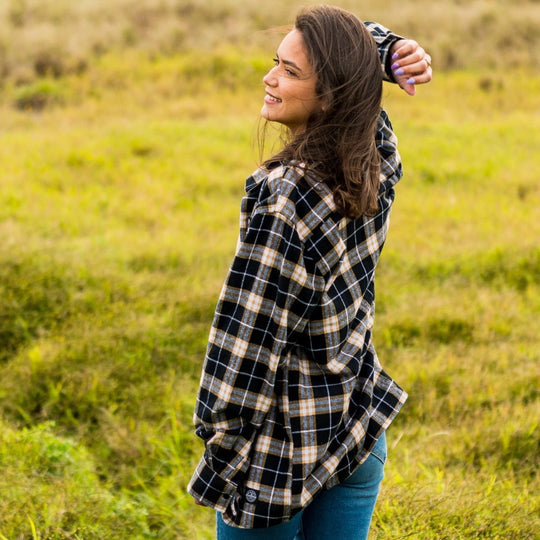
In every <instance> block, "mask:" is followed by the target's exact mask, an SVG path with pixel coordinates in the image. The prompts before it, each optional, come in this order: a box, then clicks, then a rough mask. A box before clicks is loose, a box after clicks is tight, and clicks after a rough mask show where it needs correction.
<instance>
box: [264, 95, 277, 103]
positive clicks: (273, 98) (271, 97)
mask: <svg viewBox="0 0 540 540" xmlns="http://www.w3.org/2000/svg"><path fill="white" fill-rule="evenodd" d="M266 95H267V96H268V99H270V101H273V102H274V103H281V99H278V98H276V97H274V96H271V95H270V94H266Z"/></svg>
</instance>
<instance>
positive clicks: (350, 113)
mask: <svg viewBox="0 0 540 540" xmlns="http://www.w3.org/2000/svg"><path fill="white" fill-rule="evenodd" d="M295 28H296V29H297V30H299V31H300V32H301V34H302V38H303V41H304V46H305V48H306V52H307V56H308V59H309V61H310V63H311V65H312V67H313V69H314V71H315V73H316V74H317V84H316V92H317V94H318V95H319V96H321V97H322V98H323V103H324V108H323V110H322V111H318V112H316V113H314V114H313V115H312V117H311V118H310V119H309V120H308V123H307V126H306V129H305V131H303V132H302V133H299V134H297V135H295V136H294V137H293V138H292V139H291V140H290V141H288V142H287V143H286V144H285V147H284V148H283V149H282V150H281V151H280V152H279V153H278V154H277V155H274V156H273V157H272V158H270V159H268V160H267V161H266V162H265V163H264V165H265V166H266V167H267V168H272V167H273V166H275V163H276V162H283V161H284V162H289V161H296V162H300V163H304V164H305V166H306V167H308V168H309V169H311V170H313V171H314V172H315V173H316V175H317V177H318V179H319V180H321V181H324V182H326V183H327V184H329V185H330V187H331V188H332V190H333V193H334V200H335V202H336V205H337V207H338V209H339V210H340V212H341V213H342V214H343V215H345V216H347V217H351V218H357V217H359V216H361V215H365V214H372V213H373V212H375V211H376V210H377V208H378V203H377V195H378V188H379V181H380V180H379V172H380V158H379V153H378V151H377V147H376V143H375V133H376V127H377V119H378V117H379V114H380V109H381V97H382V70H381V64H380V59H379V54H378V51H377V47H376V44H375V41H374V39H373V37H372V36H371V34H370V33H369V32H368V30H367V29H366V27H365V26H364V24H363V23H362V22H361V21H360V20H359V19H358V18H357V17H356V16H354V15H353V14H352V13H349V12H348V11H345V10H343V9H340V8H337V7H332V6H324V5H323V6H314V7H308V8H306V9H304V10H302V11H301V12H300V13H299V14H298V15H297V17H296V21H295Z"/></svg>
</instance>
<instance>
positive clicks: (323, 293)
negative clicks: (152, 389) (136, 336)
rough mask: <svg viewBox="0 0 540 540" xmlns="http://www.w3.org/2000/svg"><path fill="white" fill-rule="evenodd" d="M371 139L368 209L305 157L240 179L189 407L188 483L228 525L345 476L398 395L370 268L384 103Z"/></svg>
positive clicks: (261, 518) (385, 422)
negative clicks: (351, 215) (191, 466)
mask: <svg viewBox="0 0 540 540" xmlns="http://www.w3.org/2000/svg"><path fill="white" fill-rule="evenodd" d="M377 28H378V29H380V28H381V27H377ZM381 32H382V31H381ZM385 36H386V38H387V34H386V35H385ZM390 43H391V42H389V43H388V46H389V44H390ZM377 144H378V147H379V151H380V153H381V156H382V170H381V185H380V191H379V203H380V210H379V212H378V213H377V214H376V215H375V216H372V217H363V218H360V219H357V220H351V219H348V218H344V217H342V216H341V215H340V213H339V212H338V211H337V208H336V206H335V203H334V200H333V197H332V193H331V191H330V190H329V188H328V187H327V186H326V185H325V184H323V183H317V182H315V181H313V180H312V179H311V178H310V175H309V173H306V171H305V169H304V167H302V164H295V163H290V164H280V165H278V166H277V167H276V168H274V169H272V170H271V171H270V172H268V171H266V170H264V169H258V170H257V171H255V172H254V173H253V174H252V176H250V177H249V178H248V180H247V182H246V196H245V197H244V198H243V200H242V208H241V217H240V236H239V241H238V245H237V250H236V254H235V257H234V260H233V262H232V265H231V268H230V270H229V273H228V275H227V278H226V280H225V283H224V286H223V289H222V291H221V295H220V299H219V302H218V305H217V308H216V313H215V317H214V321H213V324H212V329H211V332H210V337H209V343H208V349H207V354H206V358H205V363H204V367H203V373H202V376H201V382H200V388H199V394H198V397H197V405H196V411H195V417H194V421H195V425H196V433H197V435H199V436H200V437H202V438H203V439H204V441H205V446H206V451H205V455H204V457H203V458H202V459H201V461H200V463H199V465H198V467H197V469H196V471H195V473H194V475H193V478H192V480H191V482H190V485H189V487H188V490H189V492H190V493H191V494H192V495H193V496H194V497H196V498H197V499H198V500H200V501H202V502H203V503H204V504H206V505H208V506H211V507H213V508H215V509H216V510H217V511H219V512H222V513H223V518H224V520H225V522H227V523H229V524H231V525H235V526H239V527H242V528H258V527H269V526H272V525H275V524H278V523H281V522H283V521H286V520H288V519H290V518H291V517H292V516H293V515H294V514H295V513H296V512H298V511H299V510H300V509H301V508H303V507H305V506H306V505H307V504H308V503H309V502H310V501H311V499H312V498H313V497H314V495H316V494H317V493H318V492H319V491H320V490H321V489H323V488H330V487H332V486H334V485H335V484H337V483H339V482H341V481H342V480H344V479H345V478H347V477H348V476H350V474H352V472H353V471H354V470H355V469H356V468H357V467H358V465H359V464H361V463H362V462H363V461H364V460H365V459H366V458H367V456H368V455H369V452H370V450H371V448H372V447H373V445H374V443H375V441H376V440H377V438H378V437H379V436H380V434H381V433H382V431H383V430H385V429H386V428H388V426H389V424H390V423H391V421H392V420H393V418H394V417H395V416H396V414H397V413H398V411H399V409H400V408H401V406H402V405H403V403H404V402H405V399H406V393H405V392H404V391H403V390H402V389H401V388H400V387H399V386H398V385H397V384H396V383H395V382H394V381H393V380H392V379H391V378H390V377H389V376H388V375H387V374H386V373H385V372H384V371H383V370H382V368H381V366H380V364H379V361H378V358H377V355H376V353H375V350H374V348H373V344H372V327H373V316H374V300H375V298H374V273H375V268H376V265H377V262H378V260H379V256H380V252H381V250H382V247H383V244H384V241H385V238H386V233H387V230H388V222H389V217H390V207H391V205H392V202H393V199H394V185H395V183H396V182H397V181H398V180H399V179H400V178H401V175H402V170H401V161H400V157H399V154H398V152H397V140H396V137H395V135H394V134H393V132H392V128H391V125H390V122H389V120H388V117H387V116H386V114H385V113H384V111H382V112H381V116H380V119H379V126H378V132H377Z"/></svg>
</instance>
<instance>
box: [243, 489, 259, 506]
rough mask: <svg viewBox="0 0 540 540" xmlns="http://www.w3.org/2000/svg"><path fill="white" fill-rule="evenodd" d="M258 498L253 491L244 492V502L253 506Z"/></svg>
mask: <svg viewBox="0 0 540 540" xmlns="http://www.w3.org/2000/svg"><path fill="white" fill-rule="evenodd" d="M258 498H259V494H258V493H257V492H256V491H255V490H254V489H248V490H247V491H246V501H247V502H248V503H250V504H253V503H254V502H256V501H257V499H258Z"/></svg>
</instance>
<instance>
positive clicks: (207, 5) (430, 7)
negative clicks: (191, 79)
mask: <svg viewBox="0 0 540 540" xmlns="http://www.w3.org/2000/svg"><path fill="white" fill-rule="evenodd" d="M313 3H314V2H298V1H294V2H290V1H287V0H275V1H273V2H271V3H261V2H259V1H257V0H243V1H242V2H238V1H236V0H215V1H212V2H208V1H206V0H160V1H155V0H109V1H106V0H78V1H76V2H74V1H71V0H2V1H1V2H0V79H3V80H6V79H9V80H11V81H13V82H15V84H26V83H28V82H31V81H33V80H34V79H35V78H36V77H40V76H44V75H49V76H53V77H59V76H61V75H63V74H65V73H73V72H75V73H77V72H82V71H84V70H85V69H86V68H87V66H88V64H89V63H91V62H92V61H93V59H94V58H95V57H96V56H98V55H101V54H103V53H105V52H107V51H111V50H118V49H126V48H128V49H129V48H136V49H142V50H144V51H147V52H148V53H150V54H153V55H156V54H157V55H163V54H165V55H170V54H178V53H182V52H185V51H187V50H193V49H206V50H208V49H216V48H221V47H224V46H238V47H242V48H249V47H256V48H260V47H265V48H266V47H269V46H270V47H272V46H274V43H275V37H274V36H273V35H272V33H271V32H270V33H269V32H267V31H266V30H268V29H269V28H272V27H275V26H279V25H283V24H286V23H290V22H292V20H293V18H294V14H295V13H296V11H297V10H298V9H299V8H300V7H301V6H302V5H304V4H313ZM335 3H337V4H339V5H341V6H342V7H344V8H346V9H350V10H352V11H354V12H355V13H357V14H358V15H359V16H360V17H362V18H364V19H376V20H378V21H380V22H382V23H383V24H386V25H387V26H389V27H391V28H392V29H394V30H395V31H396V32H399V33H401V34H403V35H406V36H410V37H414V38H416V39H417V40H419V41H421V42H422V43H423V44H424V45H425V46H426V48H429V50H430V52H431V53H432V56H433V58H434V62H435V63H436V66H437V68H438V69H454V68H477V67H480V66H483V67H485V66H488V67H491V68H493V69H506V68H508V67H516V66H520V67H523V66H529V67H539V66H540V38H539V36H540V4H539V3H538V2H537V1H534V0H521V1H514V2H511V3H510V2H507V1H504V0H492V1H486V0H472V1H470V2H467V1H462V0H454V1H447V2H431V1H430V0H414V1H413V0H406V1H399V0H388V1H386V2H379V1H376V0H366V1H363V2H359V1H358V0H342V1H341V2H335Z"/></svg>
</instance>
